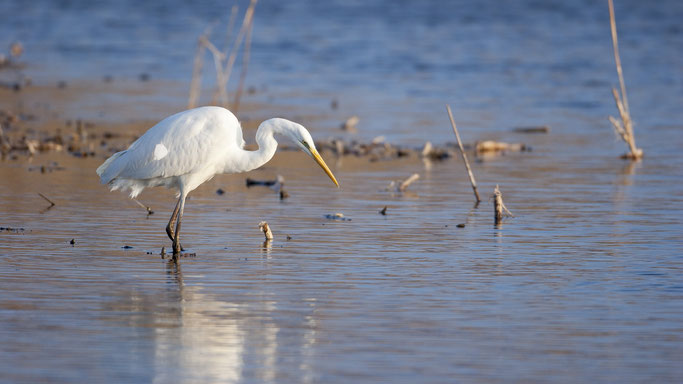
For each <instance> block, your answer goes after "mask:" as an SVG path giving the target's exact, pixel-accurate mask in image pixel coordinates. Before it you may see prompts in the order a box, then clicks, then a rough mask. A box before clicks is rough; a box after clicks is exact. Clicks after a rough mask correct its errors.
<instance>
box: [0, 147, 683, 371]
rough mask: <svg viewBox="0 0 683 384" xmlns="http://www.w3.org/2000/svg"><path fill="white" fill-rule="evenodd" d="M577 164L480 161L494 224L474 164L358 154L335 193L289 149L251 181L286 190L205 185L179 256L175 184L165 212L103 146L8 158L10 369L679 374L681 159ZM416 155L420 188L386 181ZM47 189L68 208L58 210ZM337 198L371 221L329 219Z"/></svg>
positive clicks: (341, 172)
mask: <svg viewBox="0 0 683 384" xmlns="http://www.w3.org/2000/svg"><path fill="white" fill-rule="evenodd" d="M329 160H330V161H331V162H332V164H334V159H333V158H330V159H329ZM573 160H574V161H568V162H565V161H554V160H553V161H548V160H547V158H546V157H545V156H544V155H542V154H537V153H533V152H532V153H530V154H519V155H511V156H508V157H507V158H500V159H493V160H490V161H488V162H485V163H482V164H477V165H476V166H475V169H476V172H477V173H478V174H479V175H481V178H480V185H481V186H482V190H483V193H484V194H488V193H489V192H488V191H490V189H491V186H492V185H493V182H494V181H495V182H497V183H500V184H501V185H502V186H503V192H504V197H505V201H506V204H507V205H508V207H509V208H510V210H511V211H512V212H513V213H514V214H515V217H514V218H511V219H508V220H507V221H505V222H504V224H503V225H502V226H499V227H496V226H494V225H493V218H492V207H491V203H490V202H484V203H482V204H481V205H480V206H479V207H478V208H476V209H475V208H473V207H472V202H471V195H470V190H469V186H468V184H467V180H466V178H464V177H463V176H464V173H463V169H461V168H462V166H461V164H460V163H459V162H457V161H448V162H445V163H439V164H434V165H433V166H432V168H431V171H425V170H424V168H423V165H422V163H421V162H420V161H418V160H417V159H413V160H405V161H400V162H385V163H372V164H370V165H364V162H365V160H356V159H343V160H342V162H341V163H339V164H336V165H334V166H333V169H334V171H335V173H336V174H337V177H338V179H339V180H340V181H341V183H342V187H343V188H342V189H341V190H336V189H335V188H333V186H332V185H331V183H329V182H328V180H325V178H324V175H322V174H321V173H319V172H317V170H315V169H313V167H314V166H315V165H314V164H309V161H308V159H307V158H305V155H303V154H298V153H290V152H285V153H281V154H279V155H277V158H276V160H275V163H274V165H272V166H268V167H266V168H265V169H264V170H262V171H258V172H256V173H255V174H254V177H260V178H269V177H272V176H273V175H275V174H278V173H279V174H283V175H285V177H286V180H287V188H288V190H289V192H290V194H291V197H290V198H289V199H287V200H285V201H282V202H281V201H279V200H278V197H277V195H276V194H275V193H274V192H272V191H271V190H269V189H268V188H256V189H254V188H252V189H247V188H246V187H244V186H243V178H242V177H237V176H219V177H217V178H215V179H214V180H212V181H210V182H209V183H208V184H207V185H205V186H202V187H201V188H200V189H198V190H197V191H195V192H194V193H193V194H192V195H191V196H192V197H191V199H190V200H189V202H188V206H187V211H186V215H185V221H184V226H183V237H182V238H183V239H184V240H183V243H184V245H185V247H186V248H187V249H188V251H190V252H194V253H196V256H195V257H185V258H183V259H181V260H180V262H179V263H178V264H177V265H176V264H173V263H171V262H169V261H167V260H162V259H161V258H160V256H159V251H160V248H161V247H162V246H166V247H167V248H168V247H169V245H170V244H169V241H168V240H167V239H166V237H165V234H164V232H163V228H164V226H165V223H166V220H167V218H168V215H169V212H170V211H171V209H172V208H173V200H174V198H173V195H172V193H170V192H168V191H166V190H153V192H145V193H144V194H143V195H142V201H143V202H145V203H146V204H149V205H151V206H152V209H153V210H154V211H155V213H154V214H153V215H151V216H146V214H145V212H144V210H142V209H141V208H140V207H138V206H136V205H134V204H133V203H132V202H131V201H130V200H127V198H126V197H125V196H124V195H122V194H120V193H109V192H107V191H106V190H105V188H104V187H102V186H100V185H98V183H97V180H96V177H95V176H94V171H93V170H94V168H95V167H96V166H97V165H98V162H99V161H98V159H86V160H83V159H70V158H68V157H66V156H65V157H64V158H63V159H60V164H61V165H62V166H64V167H65V168H66V169H65V170H63V171H55V172H53V173H49V174H40V173H37V172H27V170H26V166H25V165H24V164H18V163H16V162H15V163H12V162H9V163H3V165H2V167H0V177H2V179H4V180H8V179H11V180H16V182H15V183H12V184H11V185H7V184H6V183H4V184H2V186H1V187H0V194H1V195H2V196H5V198H4V199H3V200H2V201H1V202H0V211H1V212H3V218H4V219H3V224H4V225H5V226H11V227H14V228H23V230H22V231H20V232H18V233H12V232H3V233H2V234H0V236H2V254H3V257H2V260H1V264H0V306H1V310H0V313H1V315H0V316H1V317H2V319H3V324H4V326H3V328H2V329H1V330H0V339H1V340H2V343H3V345H4V346H5V347H4V348H3V352H2V355H3V356H2V361H3V366H4V367H5V369H4V370H3V373H2V376H3V377H4V378H5V380H8V381H25V382H35V381H41V380H49V381H52V382H72V381H79V380H81V379H82V378H84V377H87V378H88V379H89V380H95V381H107V382H120V381H135V382H142V381H155V382H169V381H173V382H176V381H177V382H196V381H201V382H283V381H293V382H348V381H359V380H361V381H370V380H373V381H374V380H383V381H392V382H416V381H420V382H441V381H452V380H456V381H476V382H502V381H509V380H521V381H541V380H542V381H553V382H585V381H603V382H642V381H645V380H650V379H656V380H658V381H670V382H673V381H675V380H677V379H676V378H677V377H680V375H681V374H682V373H683V371H681V367H680V364H679V358H678V357H679V356H680V355H681V352H682V349H683V344H682V343H681V342H682V340H681V334H682V333H681V325H682V324H681V322H682V320H681V319H683V310H682V308H683V306H682V305H681V304H683V281H682V280H681V272H682V271H681V269H682V268H683V262H682V260H681V256H680V255H681V253H680V251H681V249H682V247H681V245H682V244H681V240H680V230H681V223H680V212H681V206H682V203H683V194H682V193H681V192H680V189H673V190H672V189H668V188H666V185H669V186H670V187H671V186H672V184H673V182H674V180H680V176H681V175H680V173H679V174H677V175H675V177H673V176H672V174H671V172H672V169H671V166H670V165H668V164H666V163H660V162H658V161H657V159H646V160H645V161H643V162H642V163H638V164H634V165H633V166H629V165H628V163H624V162H621V161H620V160H617V159H614V157H613V156H600V157H596V158H592V159H573ZM43 161H47V159H46V158H41V157H38V158H36V159H34V160H33V162H34V164H40V163H42V162H43ZM574 162H579V163H578V164H576V163H574ZM511 164H512V166H511ZM298 168H304V169H305V168H311V169H310V170H311V172H307V173H305V174H301V173H299V172H297V171H296V170H297V169H298ZM360 168H364V170H360ZM520 168H523V169H525V172H524V173H525V174H527V175H528V174H534V175H536V177H523V178H522V177H521V176H520V175H518V174H516V172H519V169H520ZM412 171H416V172H420V173H421V174H422V178H421V179H420V180H419V181H418V182H416V183H415V184H414V185H412V186H411V187H410V189H409V190H410V192H411V193H406V194H402V195H400V194H394V193H391V192H386V191H383V189H384V187H385V186H386V185H387V184H388V182H389V181H390V180H392V179H400V178H402V177H404V176H405V174H406V173H409V172H412ZM675 172H680V170H675ZM551 174H559V175H564V176H563V177H561V178H554V179H553V180H550V178H549V177H548V175H551ZM76 183H78V184H79V185H81V187H80V188H74V186H73V185H74V184H76ZM218 188H223V189H224V190H226V194H224V195H218V194H216V193H215V191H216V190H217V189H218ZM36 191H42V192H44V193H45V194H47V195H48V196H49V197H50V198H51V199H52V200H53V201H55V202H56V203H57V205H56V206H55V207H53V208H51V209H50V210H47V211H45V210H44V207H45V206H47V204H46V203H44V202H43V200H42V199H41V198H40V197H38V196H37V195H36V194H35V193H36ZM384 205H387V206H388V210H387V215H386V216H382V215H380V214H379V213H378V211H379V210H380V209H381V208H382V207H383V206H384ZM334 212H343V213H344V214H345V215H346V217H348V218H350V219H352V220H351V221H330V220H327V219H325V218H324V217H323V216H324V215H325V214H327V213H334ZM264 219H265V220H267V221H268V222H269V223H270V224H271V226H272V228H273V231H274V232H275V236H276V239H275V240H274V241H273V242H272V243H271V244H270V245H266V244H264V243H263V236H262V234H260V233H259V231H258V229H257V228H256V224H257V223H258V222H259V221H260V220H264ZM460 223H464V224H466V226H465V228H457V227H456V225H457V224H460ZM286 236H290V237H291V239H290V240H287V239H286ZM72 238H73V239H75V241H76V243H75V244H74V245H70V244H69V241H70V239H72ZM124 246H130V247H132V248H130V249H124V248H122V247H124Z"/></svg>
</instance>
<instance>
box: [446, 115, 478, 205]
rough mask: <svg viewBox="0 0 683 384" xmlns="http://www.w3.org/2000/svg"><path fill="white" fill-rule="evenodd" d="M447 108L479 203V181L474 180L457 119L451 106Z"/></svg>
mask: <svg viewBox="0 0 683 384" xmlns="http://www.w3.org/2000/svg"><path fill="white" fill-rule="evenodd" d="M446 110H447V111H448V117H449V118H450V119H451V126H453V132H455V138H456V139H457V140H458V148H460V154H461V155H462V159H463V161H464V162H465V167H466V168H467V174H468V175H469V177H470V183H471V184H472V191H474V197H475V199H476V200H477V201H476V203H475V204H479V202H480V201H481V198H479V192H477V182H476V181H475V180H474V174H473V173H472V168H470V162H469V161H467V154H465V149H464V148H463V147H462V141H461V140H460V134H459V133H458V128H457V127H456V126H455V120H453V112H451V106H450V105H446Z"/></svg>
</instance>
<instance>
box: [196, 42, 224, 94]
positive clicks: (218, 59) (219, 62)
mask: <svg viewBox="0 0 683 384" xmlns="http://www.w3.org/2000/svg"><path fill="white" fill-rule="evenodd" d="M201 39H202V43H203V44H204V46H205V47H206V48H208V50H209V51H210V52H211V54H212V55H213V63H214V65H215V66H216V83H217V86H216V92H215V93H214V100H213V102H216V98H218V99H220V103H221V105H228V91H227V89H226V87H222V86H220V84H225V83H227V81H225V78H224V76H225V74H224V73H223V60H225V54H224V53H223V52H221V51H219V50H218V48H216V46H215V45H213V43H212V42H211V41H209V39H208V38H207V37H206V36H202V38H201Z"/></svg>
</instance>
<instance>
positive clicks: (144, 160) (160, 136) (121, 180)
mask: <svg viewBox="0 0 683 384" xmlns="http://www.w3.org/2000/svg"><path fill="white" fill-rule="evenodd" d="M274 134H281V135H283V136H286V137H288V138H290V139H291V140H292V141H294V143H295V144H297V146H298V147H299V148H301V149H302V150H303V151H304V152H306V153H307V154H309V155H310V156H311V157H313V159H314V160H316V162H318V164H319V165H320V166H321V167H322V168H323V170H324V171H325V172H326V173H327V175H328V176H329V177H330V179H332V181H333V182H334V183H335V184H336V185H337V186H339V184H338V183H337V180H336V179H335V177H334V175H333V174H332V172H330V170H329V168H328V167H327V165H326V164H325V162H324V161H323V160H322V158H321V157H320V154H318V151H317V150H316V148H315V144H314V143H313V139H312V138H311V135H310V134H309V133H308V131H307V130H306V129H305V128H304V127H303V126H301V125H300V124H297V123H295V122H292V121H289V120H285V119H280V118H274V119H269V120H266V121H264V122H263V123H261V125H260V126H259V128H258V130H257V131H256V142H257V143H258V145H259V149H258V150H256V151H246V150H244V144H245V142H244V139H243V137H242V128H241V127H240V124H239V121H238V120H237V118H236V117H235V115H233V114H232V112H230V111H228V110H227V109H225V108H220V107H201V108H195V109H191V110H188V111H184V112H180V113H177V114H175V115H172V116H169V117H167V118H165V119H164V120H162V121H161V122H159V123H158V124H157V125H155V126H153V127H152V128H150V129H149V130H148V131H147V132H145V134H144V135H142V136H141V137H140V138H139V139H137V140H136V141H135V142H134V143H133V144H131V145H130V147H129V148H128V149H126V150H125V151H121V152H118V153H115V154H114V155H112V156H111V157H110V158H108V159H107V160H106V161H105V162H104V163H103V164H102V165H101V166H100V167H98V168H97V174H98V175H99V176H100V180H101V182H102V183H103V184H109V186H110V187H111V190H116V189H122V190H126V189H128V190H129V191H130V197H131V198H134V197H136V196H137V195H139V194H140V193H141V192H142V191H143V190H144V189H145V188H147V187H155V186H165V187H167V188H176V189H178V194H179V199H178V204H177V205H176V208H175V210H174V211H173V215H171V220H169V223H168V226H167V227H166V232H167V233H168V235H169V237H170V238H171V240H173V251H174V254H177V253H178V252H179V251H180V244H179V242H178V233H179V232H180V221H181V218H182V214H183V209H184V205H185V198H186V197H187V194H188V193H190V192H191V191H192V190H194V189H195V188H197V187H198V186H200V185H201V184H202V183H204V182H206V181H207V180H209V179H211V178H212V177H213V176H215V175H216V174H219V173H239V172H246V171H250V170H252V169H255V168H258V167H260V166H262V165H263V164H265V163H266V162H268V160H270V159H271V158H272V157H273V155H274V154H275V150H276V149H277V141H275V139H274V137H273V135H274ZM176 219H177V224H176V228H175V231H174V229H173V224H174V222H175V221H176Z"/></svg>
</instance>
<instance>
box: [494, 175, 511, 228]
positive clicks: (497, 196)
mask: <svg viewBox="0 0 683 384" xmlns="http://www.w3.org/2000/svg"><path fill="white" fill-rule="evenodd" d="M493 213H494V220H495V223H496V224H500V223H501V221H503V217H505V216H512V213H511V212H510V211H509V210H508V209H507V207H505V204H504V203H503V193H502V192H500V188H498V185H497V184H496V189H494V190H493Z"/></svg>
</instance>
